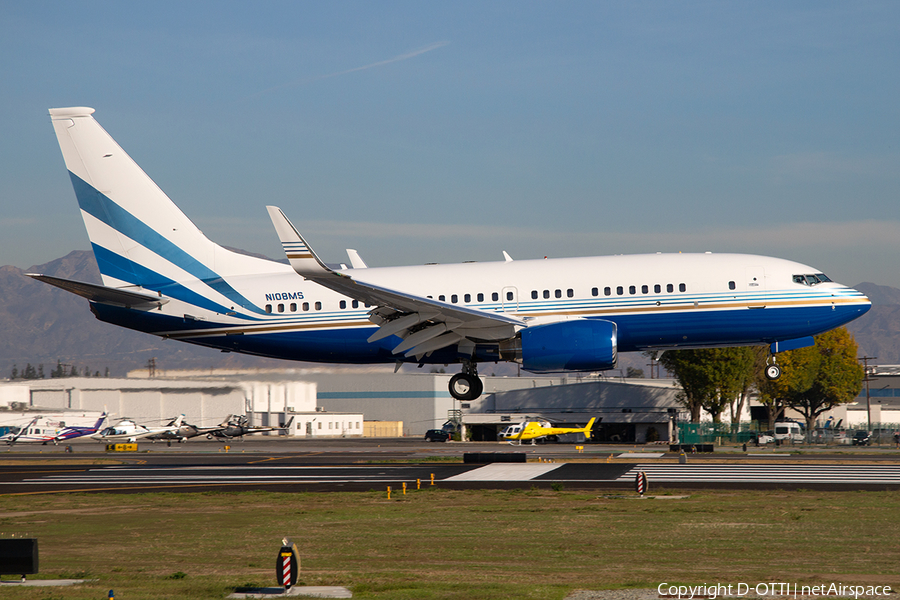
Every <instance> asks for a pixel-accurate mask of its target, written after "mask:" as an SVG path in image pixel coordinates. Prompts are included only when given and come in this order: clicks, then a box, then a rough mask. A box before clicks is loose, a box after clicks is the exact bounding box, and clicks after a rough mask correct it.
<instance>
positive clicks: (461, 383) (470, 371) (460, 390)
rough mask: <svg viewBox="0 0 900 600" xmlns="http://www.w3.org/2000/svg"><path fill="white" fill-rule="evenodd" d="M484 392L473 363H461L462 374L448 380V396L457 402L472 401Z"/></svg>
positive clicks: (476, 367) (476, 368) (482, 383)
mask: <svg viewBox="0 0 900 600" xmlns="http://www.w3.org/2000/svg"><path fill="white" fill-rule="evenodd" d="M483 391H484V382H483V381H481V379H480V378H479V377H478V366H477V365H476V364H475V363H474V362H471V361H470V362H466V363H463V370H462V373H457V374H456V375H454V376H453V377H451V378H450V395H451V396H453V397H454V398H456V399H457V400H474V399H475V398H477V397H478V396H480V395H481V392H483Z"/></svg>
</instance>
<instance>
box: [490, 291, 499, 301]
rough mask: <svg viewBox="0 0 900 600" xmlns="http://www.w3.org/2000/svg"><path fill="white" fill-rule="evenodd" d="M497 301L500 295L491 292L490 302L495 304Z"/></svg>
mask: <svg viewBox="0 0 900 600" xmlns="http://www.w3.org/2000/svg"><path fill="white" fill-rule="evenodd" d="M499 299H500V294H498V293H497V292H493V293H492V294H491V300H493V301H494V302H496V301H497V300H499Z"/></svg>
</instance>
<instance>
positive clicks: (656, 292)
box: [653, 283, 662, 294]
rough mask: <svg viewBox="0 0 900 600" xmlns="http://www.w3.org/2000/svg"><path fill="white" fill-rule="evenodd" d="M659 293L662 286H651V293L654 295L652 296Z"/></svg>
mask: <svg viewBox="0 0 900 600" xmlns="http://www.w3.org/2000/svg"><path fill="white" fill-rule="evenodd" d="M661 291H662V286H661V285H659V284H658V283H657V284H656V285H654V286H653V293H654V294H658V293H660V292H661Z"/></svg>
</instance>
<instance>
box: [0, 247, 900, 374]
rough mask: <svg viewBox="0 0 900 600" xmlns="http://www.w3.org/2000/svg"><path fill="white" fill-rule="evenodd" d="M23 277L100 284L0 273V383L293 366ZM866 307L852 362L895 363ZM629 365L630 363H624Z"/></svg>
mask: <svg viewBox="0 0 900 600" xmlns="http://www.w3.org/2000/svg"><path fill="white" fill-rule="evenodd" d="M25 273H43V274H45V275H53V276H55V277H64V278H66V279H75V280H79V281H86V282H89V283H100V271H99V270H98V269H97V263H96V262H95V261H94V256H93V254H92V253H91V252H89V251H82V250H76V251H73V252H71V253H69V254H68V255H66V256H64V257H62V258H58V259H56V260H53V261H50V262H48V263H46V264H43V265H34V266H32V267H29V268H28V269H25V270H22V269H18V268H16V267H13V266H3V267H0V378H4V377H8V376H9V375H10V374H11V372H12V369H13V367H14V366H15V367H16V368H18V369H19V370H20V371H22V370H23V369H24V368H25V366H26V365H27V364H31V365H32V366H33V367H35V368H37V366H38V365H43V370H44V373H45V375H48V376H49V372H50V371H51V370H53V369H55V368H56V366H57V362H58V361H59V362H61V363H63V364H65V365H69V367H68V368H69V369H71V366H74V367H76V368H77V369H78V372H79V373H84V372H85V370H86V369H88V370H89V371H90V372H91V373H95V372H100V373H101V374H105V373H106V370H107V369H109V374H110V375H111V376H123V375H125V373H127V372H128V371H130V370H132V369H140V368H146V367H147V364H148V361H150V359H155V362H156V365H157V368H159V369H197V370H201V369H202V370H205V369H212V368H216V369H237V368H283V367H299V366H301V365H299V364H298V363H296V362H290V361H283V360H277V359H269V358H261V357H256V356H249V355H243V354H235V353H222V352H219V351H218V350H213V349H209V348H203V347H201V346H194V345H192V344H185V343H181V342H175V341H167V340H163V339H161V338H157V337H155V336H151V335H147V334H144V333H140V332H137V331H131V330H128V329H122V328H120V327H116V326H114V325H110V324H108V323H103V322H100V321H98V320H97V319H95V318H94V316H93V314H91V312H90V310H89V308H88V302H87V300H85V299H83V298H80V297H78V296H75V295H73V294H70V293H68V292H64V291H63V290H60V289H57V288H55V287H52V286H50V285H47V284H44V283H41V282H38V281H34V280H33V279H31V278H29V277H26V276H25V275H24V274H25ZM854 287H855V288H856V289H858V290H860V291H862V292H863V293H865V294H866V295H867V296H868V297H869V298H870V299H871V300H872V305H873V306H872V309H871V310H870V311H869V312H868V313H866V314H865V315H864V316H863V317H861V318H859V319H857V320H856V321H853V322H852V323H850V324H849V325H848V326H847V328H848V329H849V330H850V332H851V333H852V334H853V335H854V336H855V338H856V341H857V343H858V344H859V356H870V357H877V359H875V360H870V361H869V364H882V365H884V364H900V335H898V334H900V289H897V288H892V287H887V286H881V285H876V284H874V283H860V284H858V285H855V286H854ZM622 358H623V359H624V360H623V361H622V362H623V364H625V363H627V364H631V363H632V362H633V363H635V364H639V365H643V363H644V362H646V359H644V358H642V357H639V355H636V356H635V357H628V356H626V355H623V356H622ZM632 358H634V359H635V360H631V359H632Z"/></svg>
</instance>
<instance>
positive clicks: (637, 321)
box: [30, 107, 871, 400]
mask: <svg viewBox="0 0 900 600" xmlns="http://www.w3.org/2000/svg"><path fill="white" fill-rule="evenodd" d="M93 112H94V109H92V108H83V107H73V108H54V109H50V118H51V121H52V123H53V127H54V129H55V130H56V135H57V139H58V141H59V145H60V148H61V150H62V154H63V158H64V159H65V162H66V166H67V168H68V170H69V175H70V178H71V181H72V185H73V186H74V188H75V195H76V197H77V199H78V204H79V206H80V208H81V214H82V217H83V219H84V223H85V227H86V228H87V232H88V236H89V237H90V240H91V245H92V247H93V251H94V256H95V257H96V259H97V265H98V266H99V267H100V273H101V275H102V278H103V285H94V284H88V283H83V282H78V281H70V280H66V279H61V278H57V277H49V276H45V275H40V274H30V275H31V276H32V277H34V278H35V279H38V280H41V281H44V282H47V283H49V284H52V285H55V286H57V287H60V288H62V289H65V290H68V291H70V292H73V293H75V294H79V295H81V296H83V297H85V298H87V299H88V300H89V301H90V305H91V310H92V311H93V313H94V315H95V316H96V317H97V318H98V319H100V320H102V321H106V322H109V323H114V324H116V325H120V326H123V327H127V328H130V329H136V330H139V331H144V332H147V333H151V334H153V335H158V336H161V337H164V338H171V339H175V340H181V341H185V342H190V343H193V344H200V345H203V346H209V347H212V348H219V349H221V350H222V351H225V352H231V351H233V352H245V353H249V354H255V355H260V356H269V357H273V358H282V359H290V360H303V361H314V362H331V363H356V364H363V363H396V364H397V365H398V366H399V363H401V362H410V363H414V364H419V365H422V364H450V363H459V364H461V365H462V372H461V373H458V374H456V375H455V376H453V378H451V380H450V393H451V394H452V395H453V397H455V398H457V399H460V400H471V399H474V398H477V397H478V396H479V395H480V394H481V392H482V389H483V382H482V381H481V379H479V377H478V375H477V365H478V363H482V362H497V361H512V362H516V363H519V364H520V365H521V366H522V368H524V369H525V370H528V371H532V372H537V373H550V372H562V371H603V370H607V369H611V368H613V367H614V366H615V364H616V359H617V355H618V352H633V351H642V350H666V349H670V348H708V347H722V346H742V345H763V344H765V345H769V346H770V351H771V353H772V354H773V355H774V354H775V353H778V352H782V351H784V350H790V349H794V348H800V347H804V346H809V345H811V344H813V343H814V341H813V337H812V336H814V335H816V334H819V333H822V332H825V331H828V330H830V329H833V328H835V327H839V326H840V325H843V324H844V323H847V322H848V321H851V320H853V319H855V318H857V317H859V316H860V315H862V314H863V313H865V312H866V311H867V310H869V308H870V306H871V305H870V302H869V299H868V298H866V297H865V296H864V295H863V294H862V293H860V292H859V291H857V290H854V289H851V288H848V287H846V286H843V285H840V284H838V283H835V282H833V281H831V280H830V279H829V278H828V277H826V276H825V275H824V274H823V273H822V272H821V271H820V270H819V269H816V268H813V267H810V266H807V265H803V264H800V263H796V262H791V261H788V260H783V259H779V258H770V257H765V256H752V255H743V254H711V253H704V254H643V255H630V256H629V255H626V256H601V257H581V258H559V259H543V260H515V261H514V260H512V259H511V258H510V257H509V255H508V254H506V253H504V258H505V260H504V261H502V262H488V263H464V264H449V265H424V266H408V267H385V268H367V266H366V264H365V263H364V262H363V261H362V260H361V259H360V258H359V255H358V254H357V253H356V252H355V251H352V252H350V263H351V267H350V268H346V267H345V266H344V265H340V266H338V267H332V266H329V265H327V264H325V263H324V262H323V261H322V260H321V259H320V258H319V257H318V256H317V255H316V253H315V252H313V250H312V248H311V247H310V246H309V244H307V242H306V240H305V239H304V238H303V236H301V235H300V233H299V232H298V230H297V229H295V228H294V226H293V225H292V224H291V223H290V221H288V219H287V217H286V216H285V215H284V213H283V212H282V211H281V210H280V209H278V208H276V207H269V208H268V210H269V215H270V217H271V219H272V222H273V224H274V226H275V229H276V231H277V233H278V235H279V237H280V239H281V242H282V245H283V247H284V249H285V253H286V255H287V257H288V259H289V261H290V266H288V265H284V264H281V263H277V262H274V261H271V260H266V259H262V258H255V257H251V256H246V255H243V254H239V253H236V252H232V251H230V250H227V249H225V248H223V247H222V246H219V245H217V244H215V243H214V242H212V241H210V240H209V239H208V238H207V237H206V236H204V235H203V233H202V232H201V231H200V230H199V229H198V228H197V227H196V226H195V225H194V224H193V223H192V222H191V221H190V219H188V217H187V216H185V215H184V213H182V212H181V210H179V209H178V207H177V206H175V204H174V203H173V202H172V201H171V200H170V199H169V198H168V197H167V196H166V195H165V193H163V192H162V190H160V189H159V188H158V187H157V186H156V184H155V183H153V181H152V180H151V179H150V178H149V177H148V176H147V175H146V174H145V173H144V172H143V171H142V170H141V169H140V167H139V166H138V165H137V164H136V163H135V162H134V161H133V160H132V159H131V158H130V157H129V156H128V155H127V154H126V153H125V152H124V151H123V150H122V149H121V148H120V147H119V146H118V145H117V144H116V142H115V141H114V140H113V139H112V137H110V136H109V134H108V133H106V131H104V130H103V128H102V127H100V125H99V124H98V123H97V121H95V120H94V118H93V116H92V114H93ZM767 374H768V375H769V376H770V377H773V378H774V377H777V376H778V374H779V370H778V367H777V365H775V364H774V358H773V359H772V360H771V361H770V365H769V368H768V369H767Z"/></svg>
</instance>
